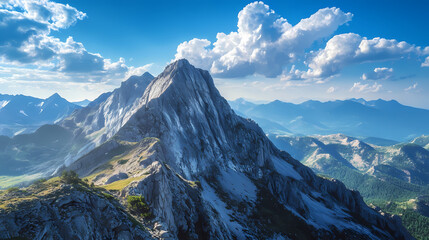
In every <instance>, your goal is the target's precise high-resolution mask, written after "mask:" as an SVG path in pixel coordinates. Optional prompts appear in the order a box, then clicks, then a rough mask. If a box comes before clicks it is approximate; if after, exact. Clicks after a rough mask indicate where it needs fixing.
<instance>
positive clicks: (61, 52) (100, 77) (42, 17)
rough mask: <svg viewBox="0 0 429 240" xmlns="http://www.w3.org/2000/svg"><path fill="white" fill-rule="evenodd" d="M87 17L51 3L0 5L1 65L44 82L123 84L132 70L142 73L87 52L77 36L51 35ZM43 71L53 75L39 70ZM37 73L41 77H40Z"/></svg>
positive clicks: (15, 0)
mask: <svg viewBox="0 0 429 240" xmlns="http://www.w3.org/2000/svg"><path fill="white" fill-rule="evenodd" d="M85 16H86V14H85V13H83V12H81V11H79V10H77V9H76V8H74V7H71V6H69V5H68V4H61V3H56V2H52V1H49V0H6V1H2V2H0V65H1V66H3V67H9V68H13V67H17V66H19V67H21V68H25V69H26V70H27V73H28V74H29V75H33V77H34V79H41V80H42V79H43V77H49V75H61V76H62V78H61V79H64V80H65V79H68V80H70V81H91V82H97V81H106V79H109V80H110V81H116V80H117V81H121V80H123V78H124V77H125V76H128V75H129V72H130V71H132V72H140V71H136V69H137V68H135V67H129V66H127V65H126V64H125V60H124V59H122V58H120V59H119V60H118V61H116V62H114V61H112V60H110V59H105V58H103V57H102V56H101V55H100V54H98V53H91V52H89V51H87V49H86V48H85V47H84V45H83V44H82V43H80V42H76V41H74V39H73V37H68V38H67V40H66V41H61V40H60V39H59V38H56V37H53V36H52V35H51V33H52V31H58V30H61V29H65V28H68V27H70V26H72V25H73V24H75V23H76V22H77V21H78V20H82V19H83V18H85ZM41 68H43V69H44V70H48V71H52V74H46V72H44V74H42V73H40V72H37V71H35V69H41ZM140 69H143V68H140ZM37 73H38V74H41V75H38V76H36V75H35V74H37ZM60 73H63V74H60ZM18 76H20V77H22V79H21V80H24V81H26V80H28V75H27V76H26V75H21V74H15V75H14V77H18ZM9 79H11V78H9ZM45 80H46V79H45Z"/></svg>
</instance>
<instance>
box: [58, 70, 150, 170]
mask: <svg viewBox="0 0 429 240" xmlns="http://www.w3.org/2000/svg"><path fill="white" fill-rule="evenodd" d="M153 78H154V77H153V76H152V75H151V74H150V73H147V72H146V73H144V74H143V75H141V76H132V77H130V78H129V79H128V80H126V81H124V82H122V84H121V87H120V88H117V89H115V90H114V91H113V92H110V93H105V94H102V95H101V96H100V97H98V98H97V99H96V100H94V101H93V102H91V103H90V104H89V105H88V106H87V107H85V108H82V109H79V110H78V111H76V112H74V113H73V114H71V115H70V116H69V117H67V118H66V119H64V120H63V121H61V122H60V123H59V124H60V125H61V126H63V127H65V128H66V129H68V130H71V131H73V132H74V134H75V136H76V137H77V138H85V139H87V145H86V146H85V147H83V148H81V149H79V151H78V152H73V153H72V154H71V155H70V156H69V157H68V159H67V160H66V165H68V164H70V163H71V162H73V161H74V160H76V159H77V158H78V157H80V156H82V155H84V154H85V153H87V152H88V151H90V150H92V149H93V148H94V147H96V146H99V145H100V144H102V143H103V142H105V141H106V140H107V139H109V138H110V137H112V136H113V135H114V134H115V133H116V132H117V131H118V130H119V129H120V128H121V127H122V126H123V125H124V124H125V123H126V122H127V121H128V119H129V118H130V117H131V116H132V115H133V114H134V113H135V111H137V110H138V109H139V108H140V107H141V100H140V99H141V97H142V95H143V93H144V91H145V90H146V87H147V86H148V85H149V83H150V82H151V81H152V79H153Z"/></svg>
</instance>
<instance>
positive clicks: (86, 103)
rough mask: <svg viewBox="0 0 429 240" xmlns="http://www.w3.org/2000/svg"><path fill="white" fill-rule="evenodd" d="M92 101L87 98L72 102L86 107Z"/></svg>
mask: <svg viewBox="0 0 429 240" xmlns="http://www.w3.org/2000/svg"><path fill="white" fill-rule="evenodd" d="M90 102H91V101H89V100H88V99H85V100H82V101H79V102H72V103H73V104H76V105H78V106H81V107H86V106H88V104H89V103H90Z"/></svg>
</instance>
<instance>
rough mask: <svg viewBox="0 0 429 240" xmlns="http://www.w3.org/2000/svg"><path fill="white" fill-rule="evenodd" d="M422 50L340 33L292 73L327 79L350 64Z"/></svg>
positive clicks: (394, 41) (381, 39)
mask: <svg viewBox="0 0 429 240" xmlns="http://www.w3.org/2000/svg"><path fill="white" fill-rule="evenodd" d="M422 53H423V52H422V50H421V48H420V47H416V46H414V45H411V44H408V43H406V42H398V41H397V40H395V39H385V38H378V37H377V38H373V39H367V38H365V37H361V36H359V35H358V34H354V33H346V34H339V35H336V36H334V37H333V38H331V39H330V40H329V41H328V42H327V43H326V46H325V48H324V49H321V50H319V51H317V52H316V53H315V55H314V56H313V57H311V58H310V59H309V61H308V67H309V69H308V70H307V71H305V72H301V71H299V70H296V71H295V72H293V74H294V78H297V79H308V78H326V77H330V76H332V75H335V74H337V73H339V72H340V71H341V70H342V69H343V68H344V67H346V66H348V65H351V64H357V63H363V62H373V61H383V60H389V59H399V58H404V57H407V56H409V55H412V54H414V55H420V54H422Z"/></svg>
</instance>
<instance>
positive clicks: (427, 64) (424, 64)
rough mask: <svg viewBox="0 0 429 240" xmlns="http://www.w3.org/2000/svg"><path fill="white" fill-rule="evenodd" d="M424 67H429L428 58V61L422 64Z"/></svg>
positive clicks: (428, 58) (428, 59)
mask: <svg viewBox="0 0 429 240" xmlns="http://www.w3.org/2000/svg"><path fill="white" fill-rule="evenodd" d="M422 67H429V57H426V60H425V61H424V62H423V63H422Z"/></svg>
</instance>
